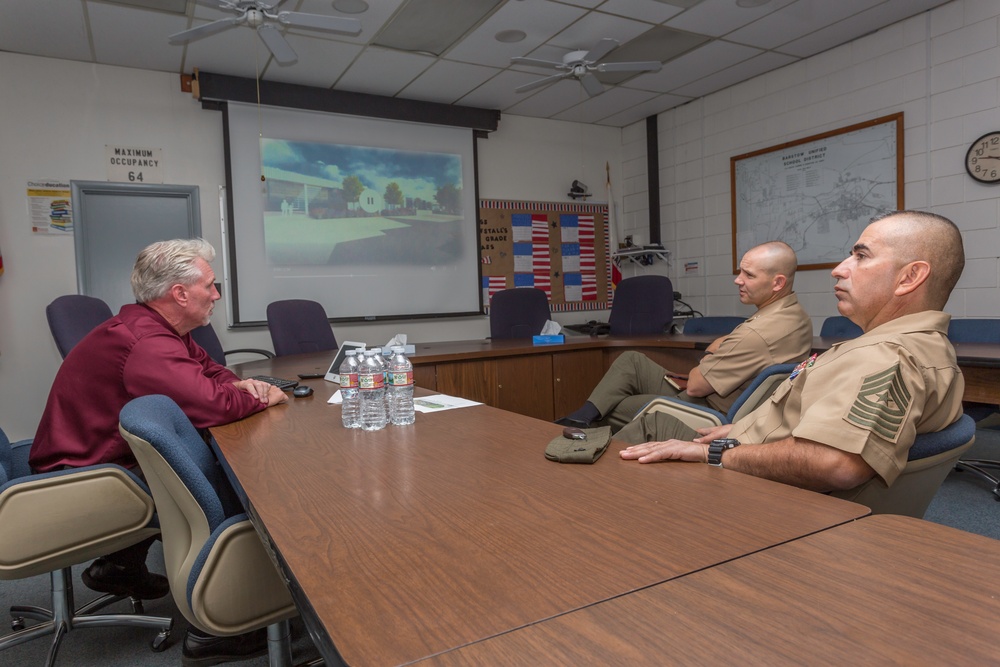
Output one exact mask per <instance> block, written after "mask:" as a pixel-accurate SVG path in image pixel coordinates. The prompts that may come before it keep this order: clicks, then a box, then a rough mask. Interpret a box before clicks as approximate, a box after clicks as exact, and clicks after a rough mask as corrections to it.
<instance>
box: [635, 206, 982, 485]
mask: <svg viewBox="0 0 1000 667" xmlns="http://www.w3.org/2000/svg"><path fill="white" fill-rule="evenodd" d="M964 266H965V255H964V251H963V249H962V236H961V233H960V232H959V230H958V228H957V227H956V226H955V225H954V224H953V223H952V222H951V221H950V220H948V219H947V218H943V217H941V216H938V215H935V214H932V213H924V212H919V211H900V212H895V213H891V214H888V215H886V216H883V217H880V218H876V219H875V220H873V221H872V223H871V224H870V225H869V226H868V227H867V228H866V229H865V231H864V232H863V233H862V234H861V238H860V239H859V240H858V242H857V244H855V246H854V249H853V250H852V251H851V255H850V257H848V258H847V259H845V260H844V261H843V262H841V263H840V265H839V266H837V268H836V269H834V270H833V277H834V278H835V279H836V280H837V282H836V285H835V286H834V292H835V293H836V296H837V301H838V304H837V308H838V310H839V311H840V313H841V314H842V315H845V316H846V317H848V318H850V319H851V321H852V322H854V323H855V324H857V325H858V326H860V327H861V328H862V329H863V330H864V334H863V335H861V336H860V337H858V338H855V339H852V340H848V341H845V342H843V343H839V344H837V345H834V346H833V347H832V348H830V349H829V350H828V351H826V352H824V353H823V354H822V355H819V356H815V355H814V357H813V358H812V359H810V360H809V361H808V362H806V363H803V364H801V365H800V368H799V369H797V370H796V372H795V373H793V374H792V375H791V376H790V377H789V379H788V380H786V381H785V382H784V383H782V384H781V385H780V386H779V387H778V389H777V390H776V391H775V393H774V395H773V396H772V397H771V400H770V401H769V402H768V403H765V404H764V405H762V406H761V407H759V408H758V409H757V410H755V411H754V412H752V413H750V414H749V415H747V416H746V417H744V418H743V419H741V420H740V421H738V422H736V423H735V424H732V425H725V426H721V427H718V428H714V429H702V430H700V431H698V432H697V433H696V432H695V431H693V430H692V429H690V428H688V427H686V426H684V425H683V424H679V422H678V421H677V420H676V419H674V418H672V417H670V416H669V415H666V414H663V413H659V414H658V415H652V414H651V415H644V416H643V417H640V418H639V419H637V420H635V421H634V422H632V423H631V424H630V425H629V426H628V427H626V428H625V429H623V430H622V431H621V432H620V433H619V434H618V437H619V438H621V439H625V440H626V441H627V442H636V443H643V444H637V445H634V446H632V447H629V448H627V449H624V450H622V452H621V456H622V458H625V459H637V460H638V461H640V462H641V463H651V462H654V461H665V460H671V459H673V460H682V461H700V462H703V463H704V462H710V463H712V464H713V465H719V466H724V467H726V468H731V469H733V470H738V471H741V472H745V473H749V474H752V475H757V476H759V477H766V478H768V479H773V480H776V481H779V482H784V483H787V484H793V485H796V486H800V487H803V488H807V489H813V490H815V491H824V492H825V491H843V490H848V489H853V488H855V487H857V486H860V485H861V484H863V483H865V482H867V481H868V480H870V479H872V477H874V476H876V475H878V476H879V477H880V478H881V479H882V480H883V481H884V482H885V484H886V485H891V484H892V483H893V481H894V480H895V479H896V477H897V476H898V475H899V473H900V471H901V470H902V469H903V466H904V465H905V464H906V458H907V453H908V451H909V448H910V446H911V445H912V444H913V439H914V437H915V435H916V434H918V433H930V432H935V431H940V430H941V429H943V428H945V427H946V426H948V425H950V424H951V423H953V422H954V421H956V420H957V419H958V418H959V417H961V415H962V394H963V391H964V388H965V383H964V381H963V379H962V374H961V372H960V371H959V369H958V363H957V361H956V358H955V350H954V349H953V348H952V346H951V343H950V342H949V341H948V335H947V334H948V322H949V320H950V319H951V318H950V316H949V315H947V314H945V313H943V312H941V309H942V308H944V305H945V303H946V302H947V300H948V296H949V295H950V294H951V290H952V289H953V288H954V286H955V283H956V282H957V281H958V278H959V277H960V276H961V274H962V269H963V267H964ZM647 440H656V442H646V441H647Z"/></svg>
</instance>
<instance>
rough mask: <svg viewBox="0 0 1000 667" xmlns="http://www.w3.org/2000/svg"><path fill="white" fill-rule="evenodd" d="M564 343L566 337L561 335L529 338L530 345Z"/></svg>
mask: <svg viewBox="0 0 1000 667" xmlns="http://www.w3.org/2000/svg"><path fill="white" fill-rule="evenodd" d="M565 342H566V336H564V335H562V334H554V335H550V336H532V337H531V343H532V344H533V345H559V344H560V343H565Z"/></svg>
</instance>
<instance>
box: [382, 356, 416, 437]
mask: <svg viewBox="0 0 1000 667" xmlns="http://www.w3.org/2000/svg"><path fill="white" fill-rule="evenodd" d="M386 392H388V396H389V421H391V422H392V423H393V424H395V425H397V426H406V425H407V424H412V423H413V364H412V363H410V360H409V359H407V358H406V355H405V354H403V347H402V346H398V345H397V346H393V348H392V358H390V359H389V373H388V375H387V380H386Z"/></svg>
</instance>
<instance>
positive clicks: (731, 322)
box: [684, 315, 746, 336]
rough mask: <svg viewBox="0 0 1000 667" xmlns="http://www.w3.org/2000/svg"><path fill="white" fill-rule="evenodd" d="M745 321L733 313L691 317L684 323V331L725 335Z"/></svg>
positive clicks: (697, 333) (686, 332) (706, 334)
mask: <svg viewBox="0 0 1000 667" xmlns="http://www.w3.org/2000/svg"><path fill="white" fill-rule="evenodd" d="M744 322H746V318H745V317H737V316H735V315H711V316H706V317H692V318H691V319H689V320H688V321H687V322H685V323H684V333H685V334H694V335H705V336H725V335H726V334H730V333H732V332H733V329H735V328H736V327H738V326H739V325H741V324H743V323H744Z"/></svg>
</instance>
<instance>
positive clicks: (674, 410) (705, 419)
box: [633, 364, 796, 429]
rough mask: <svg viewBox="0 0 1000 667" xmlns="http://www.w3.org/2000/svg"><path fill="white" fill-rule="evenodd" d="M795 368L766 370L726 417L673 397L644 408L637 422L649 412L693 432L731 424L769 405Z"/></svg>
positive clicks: (788, 365) (659, 398)
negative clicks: (663, 414)
mask: <svg viewBox="0 0 1000 667" xmlns="http://www.w3.org/2000/svg"><path fill="white" fill-rule="evenodd" d="M795 366H796V364H774V365H773V366H768V367H767V368H765V369H764V370H762V371H761V372H760V374H759V375H757V377H756V378H754V381H753V382H751V383H750V386H749V387H747V388H746V389H744V390H743V392H742V393H740V396H739V398H737V399H736V402H735V403H733V405H732V406H731V407H730V408H729V412H728V413H726V414H722V413H721V412H719V411H718V410H714V409H712V408H710V407H708V406H705V405H697V404H695V403H688V402H687V401H682V400H681V399H679V398H674V397H672V396H659V397H657V398H654V399H653V400H651V401H650V402H649V403H647V404H646V405H645V406H643V408H642V409H641V410H639V412H638V413H636V415H635V417H633V419H635V418H638V417H639V416H640V415H642V414H644V413H646V412H666V413H668V414H670V415H672V416H674V417H676V418H677V419H679V420H680V421H681V422H683V423H684V424H687V425H688V426H689V427H690V428H693V429H699V428H708V427H711V426H720V425H722V424H731V423H733V422H734V421H736V420H737V419H740V418H741V417H743V416H744V415H746V414H748V413H750V412H752V411H753V410H755V409H756V408H757V407H758V406H760V404H761V403H763V402H764V401H766V400H767V398H768V397H769V396H770V395H771V394H773V393H774V390H775V388H776V387H777V386H778V385H779V384H780V383H781V382H782V381H784V379H785V378H787V377H788V376H789V375H791V373H792V371H793V370H795Z"/></svg>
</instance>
